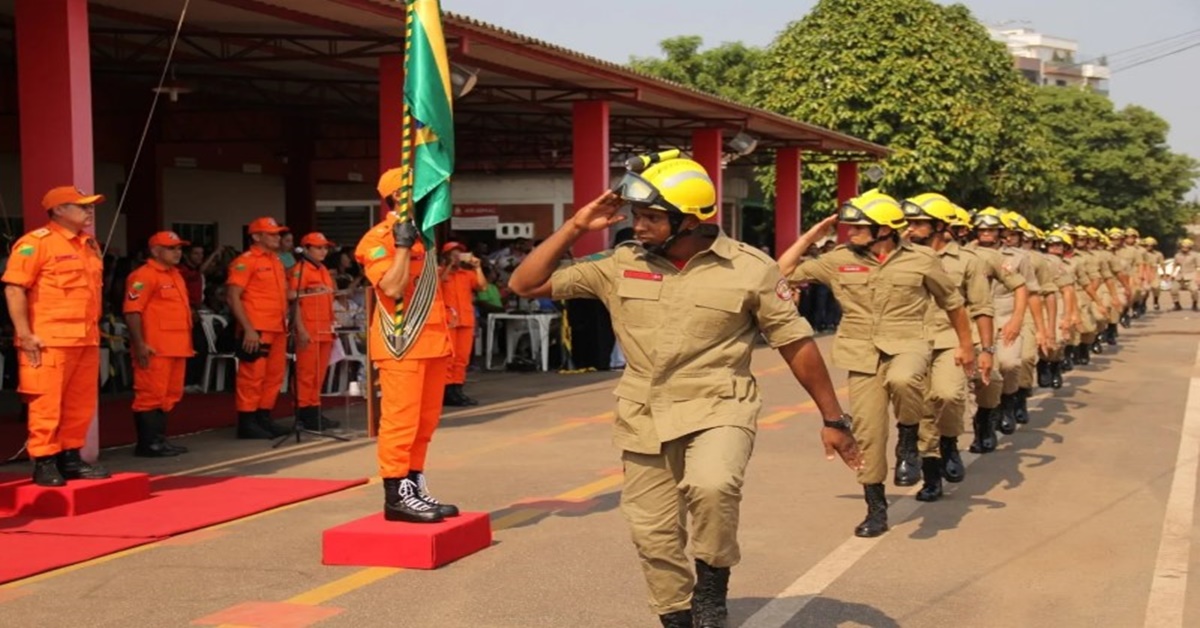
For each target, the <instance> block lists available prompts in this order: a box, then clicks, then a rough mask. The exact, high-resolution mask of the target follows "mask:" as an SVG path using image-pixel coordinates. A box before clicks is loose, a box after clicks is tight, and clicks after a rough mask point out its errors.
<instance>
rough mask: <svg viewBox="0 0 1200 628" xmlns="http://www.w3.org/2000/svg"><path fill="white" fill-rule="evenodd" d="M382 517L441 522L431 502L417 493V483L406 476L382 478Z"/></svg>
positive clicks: (393, 519) (395, 519)
mask: <svg viewBox="0 0 1200 628" xmlns="http://www.w3.org/2000/svg"><path fill="white" fill-rule="evenodd" d="M383 518H384V519H387V520H388V521H406V522H408V523H441V521H442V519H443V517H442V515H441V514H440V513H438V511H437V507H436V506H434V505H433V504H429V503H426V502H425V501H424V500H422V499H421V497H420V496H419V495H418V494H417V483H416V482H413V481H412V480H410V479H408V478H383Z"/></svg>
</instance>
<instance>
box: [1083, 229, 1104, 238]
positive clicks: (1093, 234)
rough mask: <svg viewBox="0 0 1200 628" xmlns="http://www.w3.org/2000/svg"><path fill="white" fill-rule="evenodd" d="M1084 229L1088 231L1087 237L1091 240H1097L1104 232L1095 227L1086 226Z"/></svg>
mask: <svg viewBox="0 0 1200 628" xmlns="http://www.w3.org/2000/svg"><path fill="white" fill-rule="evenodd" d="M1086 229H1087V232H1088V237H1089V238H1091V239H1093V240H1099V239H1101V238H1103V237H1104V234H1103V233H1101V232H1100V230H1099V229H1097V228H1095V227H1086Z"/></svg>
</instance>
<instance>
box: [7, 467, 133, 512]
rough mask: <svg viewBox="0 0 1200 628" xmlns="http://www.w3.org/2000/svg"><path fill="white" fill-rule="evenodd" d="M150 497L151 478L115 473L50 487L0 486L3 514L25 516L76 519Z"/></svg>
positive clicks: (14, 483)
mask: <svg viewBox="0 0 1200 628" xmlns="http://www.w3.org/2000/svg"><path fill="white" fill-rule="evenodd" d="M149 498H150V476H149V475H147V474H145V473H115V474H113V476H112V477H111V478H108V479H106V480H68V481H67V485H66V486H62V487H58V488H48V487H45V486H38V485H36V484H34V483H33V481H32V480H29V479H20V480H9V481H7V482H3V483H0V514H2V515H7V516H18V515H20V516H26V517H73V516H76V515H84V514H87V513H89V512H96V511H98V510H104V509H106V508H112V507H114V506H124V505H125V504H132V503H134V502H139V501H142V500H144V499H149Z"/></svg>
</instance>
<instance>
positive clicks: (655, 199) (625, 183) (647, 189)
mask: <svg viewBox="0 0 1200 628" xmlns="http://www.w3.org/2000/svg"><path fill="white" fill-rule="evenodd" d="M613 193H614V194H616V195H617V196H619V197H620V198H621V200H623V201H625V202H627V203H633V204H634V205H646V206H649V207H655V208H658V209H662V210H666V211H672V212H679V213H681V214H682V213H684V212H683V210H682V209H680V208H679V207H678V206H676V205H675V204H674V203H672V202H671V201H668V200H667V199H666V197H665V196H663V193H662V192H661V191H660V190H659V189H658V188H657V187H655V185H654V184H653V183H650V182H649V181H647V180H646V179H645V178H643V177H642V176H641V175H639V174H637V173H636V172H626V173H625V176H624V177H622V178H621V181H620V182H619V183H617V186H616V187H614V188H613Z"/></svg>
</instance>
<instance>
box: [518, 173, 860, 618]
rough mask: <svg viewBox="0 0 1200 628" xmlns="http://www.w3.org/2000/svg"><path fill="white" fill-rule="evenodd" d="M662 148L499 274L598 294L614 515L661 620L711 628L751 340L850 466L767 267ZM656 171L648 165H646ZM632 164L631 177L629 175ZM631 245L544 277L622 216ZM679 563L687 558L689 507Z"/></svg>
mask: <svg viewBox="0 0 1200 628" xmlns="http://www.w3.org/2000/svg"><path fill="white" fill-rule="evenodd" d="M677 155H678V152H677V151H668V152H667V153H660V154H657V155H654V156H652V157H644V158H641V159H640V161H639V162H635V165H637V166H641V167H644V165H650V164H651V163H653V164H654V165H652V166H651V167H649V168H648V169H646V170H645V171H644V172H642V173H641V174H637V173H636V172H634V171H632V170H631V171H630V172H629V173H627V174H626V176H625V179H623V180H622V181H621V183H620V185H619V186H618V187H617V189H616V192H606V193H604V194H603V195H601V196H600V197H599V198H598V199H596V200H595V201H592V202H591V203H589V204H587V205H585V206H584V207H582V208H581V209H580V210H579V211H578V212H576V214H575V216H574V217H573V218H572V219H571V220H568V221H567V222H566V224H565V225H563V227H562V228H560V229H559V230H558V231H557V232H555V233H554V235H552V236H550V238H548V239H547V240H546V241H545V242H544V243H542V245H540V246H538V247H537V248H536V249H535V250H534V251H533V252H531V253H530V254H529V255H528V257H526V258H525V260H524V261H523V262H522V263H521V265H520V266H519V267H518V268H517V269H516V271H515V272H513V274H512V277H510V279H509V283H508V285H509V287H510V288H512V290H513V291H514V292H516V293H517V294H519V295H521V296H523V297H527V298H532V297H553V298H554V299H556V300H558V299H573V298H592V299H599V300H601V301H602V302H603V303H604V304H605V306H607V308H608V310H609V311H610V312H611V314H612V319H613V330H614V332H615V333H616V335H617V339H618V340H619V341H620V343H621V348H622V349H623V350H624V351H625V357H626V360H627V365H626V367H625V373H624V375H623V376H622V378H621V383H620V384H618V385H617V389H616V396H617V398H618V401H617V420H616V424H615V426H614V428H615V429H614V442H615V443H616V445H617V446H618V447H619V448H621V449H622V450H623V452H624V453H623V454H622V460H623V461H624V469H625V488H624V490H623V491H622V494H621V510H622V512H623V513H624V515H625V518H626V519H627V520H628V521H629V524H630V527H631V529H632V533H633V541H634V544H635V545H636V546H637V550H638V555H639V556H640V557H641V563H642V569H643V571H644V574H645V577H646V583H647V585H648V586H649V589H650V604H651V607H652V608H653V609H654V611H655V612H656V613H658V615H659V616H660V619H661V621H662V624H663V625H664V626H674V627H679V628H692V626H693V625H694V626H713V627H715V626H725V625H726V621H727V620H726V616H727V610H726V595H727V587H728V581H729V569H730V567H732V566H733V565H735V564H737V563H738V561H739V559H740V552H739V548H738V541H737V532H738V510H739V503H740V501H741V487H742V482H743V478H744V477H745V468H746V464H747V462H748V461H749V459H750V452H751V449H752V448H753V445H754V435H755V424H756V421H757V417H758V413H759V410H760V409H761V407H762V399H761V397H760V394H759V389H758V384H757V383H756V382H755V379H754V376H753V375H752V374H751V372H750V356H751V352H752V350H753V348H754V345H755V343H756V341H757V340H758V338H759V337H760V335H761V336H765V337H766V339H767V342H768V343H769V344H770V345H771V346H772V347H774V348H776V349H778V350H779V352H780V354H781V355H783V357H784V359H785V360H786V361H787V363H788V365H789V366H790V367H791V370H792V373H793V374H794V375H795V377H796V379H797V381H799V382H800V383H801V385H803V386H804V388H805V389H806V390H807V391H808V392H809V394H810V395H812V398H813V401H814V402H815V403H816V404H817V407H818V408H819V410H820V412H821V414H822V416H823V417H824V418H825V419H826V422H825V426H824V427H823V428H822V430H821V440H822V442H823V443H824V445H825V453H826V456H827V457H830V458H832V457H833V455H834V452H835V451H836V452H837V454H838V455H840V456H841V458H842V459H843V460H844V461H846V463H847V464H848V465H850V466H851V468H855V469H857V468H858V467H860V466H861V464H862V462H861V454H859V452H858V449H857V445H856V444H855V441H854V437H853V436H852V435H851V432H850V422H849V419H848V417H847V416H846V415H844V414H843V413H842V410H841V406H840V405H839V403H838V400H837V395H836V393H835V391H834V388H833V384H832V383H831V381H830V378H829V372H828V371H827V370H826V368H825V363H824V361H823V359H822V358H821V353H820V351H819V350H818V349H817V345H816V343H815V342H813V340H812V328H810V327H809V326H808V324H807V323H806V322H804V320H803V319H802V318H800V317H799V314H798V313H797V310H796V308H795V306H794V305H793V304H792V299H791V297H792V295H791V291H790V290H789V289H788V284H787V282H786V281H784V280H783V276H782V275H781V274H780V272H779V268H778V267H777V266H776V265H775V263H774V261H773V260H771V259H770V258H769V257H767V256H765V255H764V254H763V253H761V252H760V251H758V250H756V249H755V248H753V247H751V246H748V245H745V244H742V243H739V242H736V241H734V240H732V239H730V238H728V237H726V236H725V235H724V234H723V233H721V231H720V229H719V228H717V227H716V226H715V225H706V224H702V221H703V220H706V219H708V218H710V217H712V216H713V214H715V210H714V205H715V203H716V202H717V198H716V190H715V189H714V187H713V184H712V181H711V180H710V179H709V177H708V174H707V172H705V170H704V168H703V167H702V166H701V165H700V164H698V163H696V162H695V161H692V160H690V159H682V158H678V157H677ZM655 162H657V163H655ZM635 169H639V168H635ZM625 204H631V205H632V208H633V209H632V211H633V230H634V236H635V238H636V239H637V242H628V243H623V244H621V245H619V246H618V247H617V248H616V249H615V250H611V251H608V252H606V253H604V254H602V255H597V256H595V257H594V258H590V259H587V260H584V261H581V262H579V263H576V264H574V265H571V266H568V267H566V268H563V269H562V270H558V271H556V270H555V269H556V268H558V262H559V260H560V259H561V258H562V256H563V254H564V253H566V252H567V250H568V249H569V248H570V246H571V245H572V244H574V243H575V241H576V239H578V238H579V236H581V235H582V234H584V233H586V232H588V231H598V230H602V229H605V228H607V227H610V226H612V225H614V224H616V223H617V222H618V221H620V220H621V219H622V217H621V216H619V215H618V214H617V212H618V210H620V209H621V207H622V206H623V205H625ZM689 512H690V514H691V518H692V521H691V527H690V529H691V534H690V536H691V540H692V548H691V555H693V556H694V557H695V563H694V569H695V572H694V575H693V563H692V561H691V560H690V559H689V558H688V556H689V553H688V548H687V544H688V543H687V541H688V537H689V533H688V530H689V526H688V522H687V518H688V514H689Z"/></svg>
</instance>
